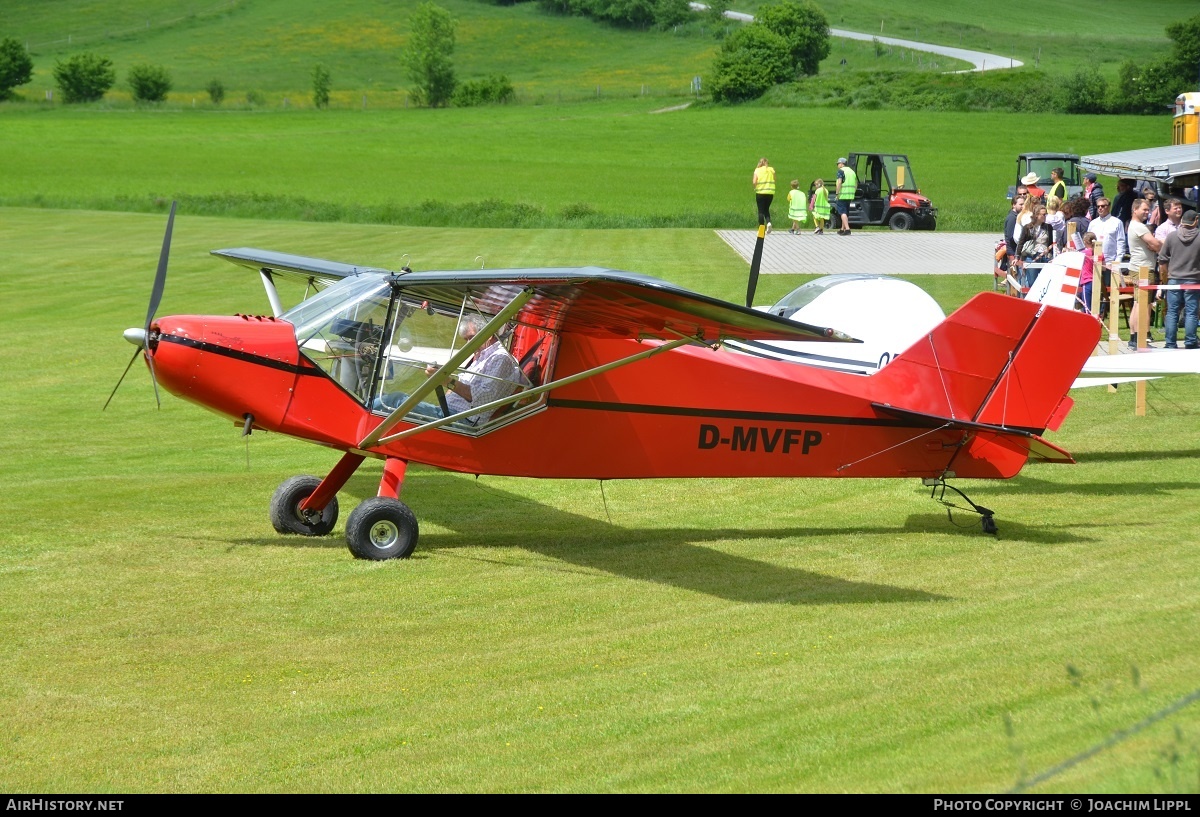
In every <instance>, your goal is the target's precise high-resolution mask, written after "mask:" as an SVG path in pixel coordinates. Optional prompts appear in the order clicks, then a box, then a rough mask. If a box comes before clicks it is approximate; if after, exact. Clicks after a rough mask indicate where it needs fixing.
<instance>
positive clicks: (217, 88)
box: [204, 79, 225, 105]
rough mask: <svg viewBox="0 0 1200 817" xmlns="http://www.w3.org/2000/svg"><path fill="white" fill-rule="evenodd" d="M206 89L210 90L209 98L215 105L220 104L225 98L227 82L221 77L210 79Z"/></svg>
mask: <svg viewBox="0 0 1200 817" xmlns="http://www.w3.org/2000/svg"><path fill="white" fill-rule="evenodd" d="M204 90H206V91H208V98H209V99H211V100H212V104H214V105H220V104H221V103H222V102H223V101H224V100H225V83H223V82H221V80H219V79H213V80H209V82H208V85H206V86H204Z"/></svg>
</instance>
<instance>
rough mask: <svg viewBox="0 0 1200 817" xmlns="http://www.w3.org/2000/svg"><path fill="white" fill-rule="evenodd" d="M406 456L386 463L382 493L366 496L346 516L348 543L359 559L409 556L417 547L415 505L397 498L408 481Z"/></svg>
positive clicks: (381, 487) (381, 484)
mask: <svg viewBox="0 0 1200 817" xmlns="http://www.w3.org/2000/svg"><path fill="white" fill-rule="evenodd" d="M407 468H408V463H407V462H406V461H405V460H402V459H398V458H396V457H389V458H388V459H387V460H385V461H384V464H383V477H382V478H381V479H380V480H379V495H378V496H373V497H371V498H370V499H364V500H363V501H362V502H361V503H359V506H358V507H357V508H355V509H354V510H353V511H351V512H350V518H349V519H347V520H346V546H347V547H349V548H350V552H351V553H353V554H354V555H355V557H356V558H359V559H371V560H373V561H382V560H384V559H407V558H408V557H409V556H411V555H412V552H413V551H414V550H415V549H416V547H417V537H418V536H419V534H420V529H419V527H418V525H417V517H416V515H415V514H414V513H413V512H412V509H411V508H409V507H408V506H407V505H405V504H404V503H403V502H401V501H400V500H399V499H397V496H399V493H400V487H401V485H403V484H404V472H405V470H406V469H407Z"/></svg>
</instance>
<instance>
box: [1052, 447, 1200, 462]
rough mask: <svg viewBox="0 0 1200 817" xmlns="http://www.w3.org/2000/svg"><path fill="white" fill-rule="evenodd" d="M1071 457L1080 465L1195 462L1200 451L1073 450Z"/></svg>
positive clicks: (1199, 455)
mask: <svg viewBox="0 0 1200 817" xmlns="http://www.w3.org/2000/svg"><path fill="white" fill-rule="evenodd" d="M1071 456H1073V457H1074V458H1075V461H1076V462H1078V463H1079V464H1080V465H1087V464H1088V463H1093V462H1156V461H1159V460H1183V461H1187V460H1195V459H1196V458H1197V457H1200V450H1198V449H1195V448H1193V449H1191V450H1189V451H1086V450H1085V451H1078V450H1072V451H1071Z"/></svg>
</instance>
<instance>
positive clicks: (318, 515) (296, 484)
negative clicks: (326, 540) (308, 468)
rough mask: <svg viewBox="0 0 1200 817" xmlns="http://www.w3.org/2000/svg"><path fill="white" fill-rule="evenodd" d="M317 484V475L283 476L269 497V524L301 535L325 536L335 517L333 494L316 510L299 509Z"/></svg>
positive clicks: (281, 531)
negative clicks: (322, 506) (273, 493)
mask: <svg viewBox="0 0 1200 817" xmlns="http://www.w3.org/2000/svg"><path fill="white" fill-rule="evenodd" d="M320 484H321V480H320V479H319V478H317V477H310V476H299V477H292V478H291V479H289V480H285V481H284V482H283V484H281V485H280V486H279V487H278V488H276V489H275V495H274V496H272V497H271V524H272V525H273V526H274V527H275V530H277V531H279V532H280V533H297V534H299V535H301V536H325V535H327V534H328V533H329V532H330V531H331V530H333V525H334V523H335V522H337V518H338V501H337V497H336V496H335V497H334V498H333V499H331V500H329V504H328V505H326V506H325V507H324V508H322V509H321V510H319V511H316V510H313V511H301V510H300V503H301V502H303V501H304V500H306V499H308V498H309V497H310V496H312V492H313V491H315V490H317V486H318V485H320Z"/></svg>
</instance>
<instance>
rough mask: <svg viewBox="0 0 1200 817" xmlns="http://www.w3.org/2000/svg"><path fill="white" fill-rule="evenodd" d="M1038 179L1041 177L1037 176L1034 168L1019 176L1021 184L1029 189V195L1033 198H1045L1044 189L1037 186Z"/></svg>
mask: <svg viewBox="0 0 1200 817" xmlns="http://www.w3.org/2000/svg"><path fill="white" fill-rule="evenodd" d="M1039 181H1041V179H1040V178H1039V177H1038V174H1037V171H1036V170H1031V171H1029V172H1028V173H1026V174H1025V175H1024V176H1022V177H1021V184H1023V185H1025V187H1026V189H1027V190H1028V191H1029V195H1031V196H1033V197H1034V198H1039V199H1044V198H1046V191H1045V190H1043V189H1042V188H1040V187H1038V186H1037V183H1038V182H1039Z"/></svg>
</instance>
